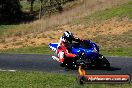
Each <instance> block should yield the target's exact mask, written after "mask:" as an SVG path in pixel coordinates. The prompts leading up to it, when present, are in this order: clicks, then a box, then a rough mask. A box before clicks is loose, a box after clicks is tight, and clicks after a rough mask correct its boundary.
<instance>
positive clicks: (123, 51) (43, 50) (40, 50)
mask: <svg viewBox="0 0 132 88" xmlns="http://www.w3.org/2000/svg"><path fill="white" fill-rule="evenodd" d="M131 52H132V48H111V49H101V50H100V53H101V54H103V55H104V56H129V57H132V53H131ZM0 53H9V54H48V55H49V54H51V52H50V50H49V48H48V47H47V46H44V45H43V46H38V47H32V46H29V47H25V48H18V49H7V50H0Z"/></svg>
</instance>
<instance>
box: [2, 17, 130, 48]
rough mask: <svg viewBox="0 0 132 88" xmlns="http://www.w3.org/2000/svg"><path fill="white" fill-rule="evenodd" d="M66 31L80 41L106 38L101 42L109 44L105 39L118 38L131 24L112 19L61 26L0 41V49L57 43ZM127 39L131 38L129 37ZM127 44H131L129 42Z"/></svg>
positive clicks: (128, 21) (126, 20) (127, 20)
mask: <svg viewBox="0 0 132 88" xmlns="http://www.w3.org/2000/svg"><path fill="white" fill-rule="evenodd" d="M66 30H69V31H71V32H73V34H74V35H75V36H76V37H79V38H82V39H93V38H96V37H98V36H106V39H104V40H103V41H107V42H109V43H110V42H111V41H108V40H107V39H108V38H107V37H109V36H120V35H122V34H123V33H126V32H128V31H131V30H132V22H131V21H130V20H129V19H127V18H123V19H122V20H118V19H117V18H113V19H110V20H106V21H103V22H100V23H91V24H88V25H87V24H76V25H75V24H74V25H73V24H67V25H62V26H60V27H56V28H54V30H49V31H45V32H42V33H36V34H34V33H31V34H28V35H25V36H24V37H11V38H5V39H0V41H1V43H0V49H9V48H20V47H27V46H39V45H44V44H46V45H47V44H48V43H50V42H58V41H59V38H60V36H61V35H62V34H63V32H64V31H66ZM124 37H125V36H124ZM129 37H131V38H132V36H131V35H130V36H129ZM118 43H120V42H118ZM128 43H129V44H130V43H131V44H132V42H131V41H129V42H128ZM116 45H118V44H116ZM126 45H127V43H126Z"/></svg>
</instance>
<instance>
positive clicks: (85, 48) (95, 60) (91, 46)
mask: <svg viewBox="0 0 132 88" xmlns="http://www.w3.org/2000/svg"><path fill="white" fill-rule="evenodd" d="M57 46H58V43H50V44H49V45H48V47H49V48H50V49H51V50H52V51H54V52H55V51H56V49H57ZM70 52H71V53H73V54H76V55H79V58H78V59H74V60H73V59H66V60H70V61H66V60H64V63H63V65H61V66H64V67H70V68H78V66H80V65H81V66H83V67H84V68H87V67H97V68H109V67H110V63H109V61H108V60H107V59H106V58H105V57H104V56H103V55H101V54H100V53H99V47H98V46H97V45H96V44H95V43H93V42H91V41H89V40H84V41H83V43H76V42H75V43H72V44H71V46H70Z"/></svg>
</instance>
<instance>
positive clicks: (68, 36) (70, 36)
mask: <svg viewBox="0 0 132 88" xmlns="http://www.w3.org/2000/svg"><path fill="white" fill-rule="evenodd" d="M62 38H63V39H64V40H65V42H67V43H72V39H73V34H72V33H71V32H69V31H65V32H64V33H63V35H62Z"/></svg>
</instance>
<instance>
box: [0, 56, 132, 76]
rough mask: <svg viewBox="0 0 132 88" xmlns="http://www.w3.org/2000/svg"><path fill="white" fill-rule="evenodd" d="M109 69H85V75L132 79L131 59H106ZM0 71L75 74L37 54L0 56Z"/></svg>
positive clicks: (49, 57) (48, 58)
mask: <svg viewBox="0 0 132 88" xmlns="http://www.w3.org/2000/svg"><path fill="white" fill-rule="evenodd" d="M106 58H107V59H108V60H109V62H110V63H111V68H110V69H107V70H106V69H92V68H89V69H87V74H129V75H130V76H131V77H132V58H129V57H106ZM0 70H18V71H20V70H26V71H43V72H50V73H70V74H76V73H77V71H76V70H72V71H66V70H65V69H64V68H63V67H60V66H59V63H58V62H57V61H54V60H53V59H52V58H51V56H49V55H39V54H0Z"/></svg>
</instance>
